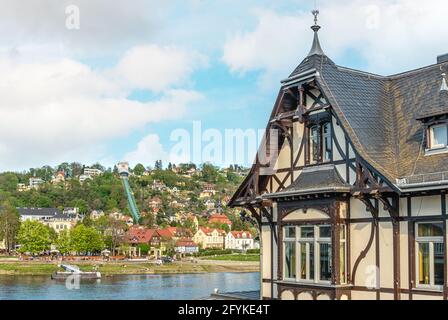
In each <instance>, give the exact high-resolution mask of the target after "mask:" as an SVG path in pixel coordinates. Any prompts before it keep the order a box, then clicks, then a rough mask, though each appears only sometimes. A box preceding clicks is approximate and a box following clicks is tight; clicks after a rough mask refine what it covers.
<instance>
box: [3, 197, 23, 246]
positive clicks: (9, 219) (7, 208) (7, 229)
mask: <svg viewBox="0 0 448 320" xmlns="http://www.w3.org/2000/svg"><path fill="white" fill-rule="evenodd" d="M19 226H20V218H19V214H18V212H17V210H16V209H15V208H14V207H13V206H11V204H10V203H9V202H4V203H3V204H2V205H1V207H0V241H4V242H5V247H6V252H8V253H10V252H11V250H12V249H13V248H14V244H15V241H16V237H17V233H18V231H19Z"/></svg>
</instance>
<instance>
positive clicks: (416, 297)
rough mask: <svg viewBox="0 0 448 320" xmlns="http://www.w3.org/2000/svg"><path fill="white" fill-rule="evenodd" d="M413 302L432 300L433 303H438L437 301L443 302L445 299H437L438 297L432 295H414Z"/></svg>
mask: <svg viewBox="0 0 448 320" xmlns="http://www.w3.org/2000/svg"><path fill="white" fill-rule="evenodd" d="M412 299H413V300H432V301H437V300H443V297H442V296H440V297H437V296H430V295H422V294H414V295H413V296H412Z"/></svg>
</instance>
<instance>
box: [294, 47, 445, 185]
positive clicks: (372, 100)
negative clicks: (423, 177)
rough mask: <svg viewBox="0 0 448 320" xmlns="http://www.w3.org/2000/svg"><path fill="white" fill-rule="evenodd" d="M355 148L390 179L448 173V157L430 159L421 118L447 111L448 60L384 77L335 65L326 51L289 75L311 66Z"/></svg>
mask: <svg viewBox="0 0 448 320" xmlns="http://www.w3.org/2000/svg"><path fill="white" fill-rule="evenodd" d="M313 68H314V69H316V70H317V71H318V73H317V76H316V81H317V83H318V85H319V86H320V87H321V89H322V90H323V92H324V94H325V95H326V97H327V100H328V101H329V103H330V104H331V105H332V107H333V108H334V110H335V113H336V114H337V116H338V118H339V119H340V121H341V123H342V125H343V126H344V128H345V129H346V131H347V134H348V135H349V137H350V139H351V141H352V142H353V144H354V146H355V148H356V150H357V151H358V153H359V154H360V156H361V157H363V158H364V159H365V160H366V161H368V162H369V163H370V164H371V165H372V166H373V167H375V168H376V169H377V170H378V171H379V172H380V173H381V174H383V175H384V176H385V177H386V178H387V179H388V180H389V181H390V182H391V183H395V182H396V179H400V178H403V177H408V176H413V175H418V174H427V173H434V172H441V171H448V157H447V156H446V155H443V154H441V155H432V156H430V157H425V154H424V153H425V150H424V148H423V147H422V144H423V136H424V126H423V125H422V123H421V122H420V121H418V119H419V118H421V117H422V116H428V115H434V114H440V113H444V112H448V108H447V106H448V102H447V100H444V98H443V95H444V94H443V93H442V94H441V92H440V86H441V83H442V76H441V74H442V73H443V72H446V71H447V70H448V62H442V63H438V64H434V65H431V66H428V67H424V68H421V69H417V70H413V71H409V72H405V73H401V74H397V75H392V76H381V75H376V74H372V73H367V72H363V71H358V70H354V69H349V68H345V67H340V66H338V65H336V64H335V63H334V62H333V61H332V60H331V59H329V58H328V57H327V56H325V55H314V56H311V57H308V58H306V59H305V60H303V62H302V63H301V64H300V65H299V66H298V67H297V68H296V69H295V71H294V72H293V73H292V74H291V76H290V77H293V76H294V75H297V74H299V73H303V72H305V71H307V70H309V69H313Z"/></svg>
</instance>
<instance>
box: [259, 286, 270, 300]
mask: <svg viewBox="0 0 448 320" xmlns="http://www.w3.org/2000/svg"><path fill="white" fill-rule="evenodd" d="M261 296H262V297H263V298H272V296H271V284H270V283H263V285H262V295H261Z"/></svg>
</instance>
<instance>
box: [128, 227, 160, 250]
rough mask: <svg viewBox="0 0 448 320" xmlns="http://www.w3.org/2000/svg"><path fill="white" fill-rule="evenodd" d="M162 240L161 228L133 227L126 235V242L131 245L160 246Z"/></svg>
mask: <svg viewBox="0 0 448 320" xmlns="http://www.w3.org/2000/svg"><path fill="white" fill-rule="evenodd" d="M161 240H162V235H161V234H160V233H159V230H156V229H148V228H144V227H133V228H130V229H129V231H128V232H127V233H126V235H125V241H126V243H128V244H130V245H139V244H147V245H149V246H151V247H158V246H159V245H160V242H161Z"/></svg>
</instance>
